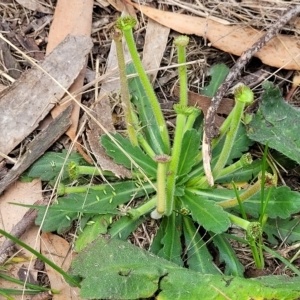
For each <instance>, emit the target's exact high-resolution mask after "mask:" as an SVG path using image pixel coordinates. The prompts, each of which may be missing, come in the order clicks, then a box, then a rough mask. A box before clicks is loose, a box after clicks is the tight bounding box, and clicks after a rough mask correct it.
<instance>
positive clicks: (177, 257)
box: [157, 212, 183, 266]
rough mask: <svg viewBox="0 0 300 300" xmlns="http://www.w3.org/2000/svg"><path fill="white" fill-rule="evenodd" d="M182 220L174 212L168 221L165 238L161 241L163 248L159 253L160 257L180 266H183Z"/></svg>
mask: <svg viewBox="0 0 300 300" xmlns="http://www.w3.org/2000/svg"><path fill="white" fill-rule="evenodd" d="M181 234H182V218H181V215H180V214H178V215H177V216H176V213H175V212H173V213H172V214H171V215H170V216H169V217H168V218H167V221H166V226H165V232H164V236H163V238H162V239H161V244H162V245H163V247H162V248H161V249H160V251H159V252H158V254H157V255H158V256H159V257H162V258H165V259H167V260H169V261H171V262H173V263H175V264H177V265H179V266H182V265H183V262H182V259H181V253H182V248H181V240H180V237H181Z"/></svg>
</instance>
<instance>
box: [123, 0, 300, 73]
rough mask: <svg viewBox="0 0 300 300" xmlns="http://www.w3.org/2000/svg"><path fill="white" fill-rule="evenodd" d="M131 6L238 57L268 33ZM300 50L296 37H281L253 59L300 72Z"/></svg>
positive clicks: (280, 35) (145, 7)
mask: <svg viewBox="0 0 300 300" xmlns="http://www.w3.org/2000/svg"><path fill="white" fill-rule="evenodd" d="M126 1H127V2H129V1H128V0H126ZM131 4H132V5H133V6H134V7H135V8H136V9H138V10H140V11H141V12H142V13H143V14H145V15H146V16H148V17H149V18H151V19H153V20H155V21H157V22H159V23H160V24H162V25H164V26H167V27H170V28H171V29H173V30H175V31H178V32H180V33H182V34H196V35H199V36H203V37H206V38H207V39H208V40H209V41H210V45H211V46H213V47H216V48H218V49H221V50H222V51H224V52H228V53H231V54H234V55H237V56H240V55H241V54H242V53H243V52H244V51H245V50H247V49H248V48H250V46H251V45H252V44H254V42H256V41H257V40H258V39H259V38H260V37H262V36H263V35H264V33H265V32H264V31H257V30H255V29H254V28H252V27H249V26H240V25H231V26H226V25H222V24H220V23H218V22H214V21H212V20H209V19H205V18H200V17H193V16H189V15H184V14H178V13H172V12H166V11H162V10H158V9H155V8H151V7H148V6H143V5H138V4H135V3H131ZM299 48H300V44H299V39H298V38H297V37H296V36H288V35H283V34H278V35H277V37H275V38H273V39H272V40H271V41H270V42H269V43H268V44H267V45H266V46H264V47H263V48H262V49H261V50H260V51H259V52H257V53H256V54H255V55H254V56H256V57H258V58H259V59H261V61H262V62H263V63H265V64H266V65H269V66H273V67H277V68H284V69H288V70H300V53H299Z"/></svg>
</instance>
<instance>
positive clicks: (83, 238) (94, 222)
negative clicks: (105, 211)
mask: <svg viewBox="0 0 300 300" xmlns="http://www.w3.org/2000/svg"><path fill="white" fill-rule="evenodd" d="M111 218H112V215H104V216H103V215H100V216H99V215H97V216H94V217H93V218H92V219H90V220H89V222H88V224H87V226H85V228H84V229H83V231H82V232H80V234H79V236H78V238H77V239H76V242H75V250H76V252H80V251H81V250H82V249H83V248H85V247H86V246H87V245H88V244H89V243H91V242H92V241H94V240H95V239H96V238H97V237H98V236H99V235H100V234H105V233H106V232H107V227H108V226H109V224H110V223H111Z"/></svg>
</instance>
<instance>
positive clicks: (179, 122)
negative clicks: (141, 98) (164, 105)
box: [165, 104, 186, 216]
mask: <svg viewBox="0 0 300 300" xmlns="http://www.w3.org/2000/svg"><path fill="white" fill-rule="evenodd" d="M174 109H175V111H176V113H177V118H176V127H175V133H174V144H173V149H172V159H171V162H170V165H169V170H168V178H167V198H166V211H165V215H166V216H169V215H171V213H172V211H173V204H174V192H175V183H176V178H177V169H178V164H179V158H180V153H181V146H182V137H183V133H184V127H185V121H186V115H185V114H184V113H183V110H184V108H181V106H180V104H175V105H174Z"/></svg>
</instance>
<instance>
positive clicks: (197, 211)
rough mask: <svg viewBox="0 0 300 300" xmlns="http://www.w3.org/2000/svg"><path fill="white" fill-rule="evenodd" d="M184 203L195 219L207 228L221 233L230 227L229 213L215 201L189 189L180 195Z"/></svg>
mask: <svg viewBox="0 0 300 300" xmlns="http://www.w3.org/2000/svg"><path fill="white" fill-rule="evenodd" d="M180 199H181V202H182V205H183V206H186V207H187V208H188V209H189V211H190V212H191V215H192V216H193V219H194V220H195V221H197V222H198V223H199V224H201V225H202V226H203V227H204V228H205V229H206V230H211V231H213V232H214V233H221V232H224V231H226V230H227V228H228V227H229V224H230V222H229V218H228V214H227V213H226V212H225V211H224V210H223V209H222V208H221V207H220V206H219V205H217V204H216V203H215V202H214V201H210V200H207V199H206V198H204V197H201V196H199V195H196V194H195V193H193V192H190V191H188V190H186V191H185V195H184V196H183V197H180Z"/></svg>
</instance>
